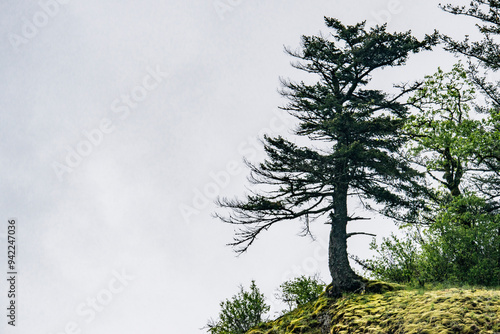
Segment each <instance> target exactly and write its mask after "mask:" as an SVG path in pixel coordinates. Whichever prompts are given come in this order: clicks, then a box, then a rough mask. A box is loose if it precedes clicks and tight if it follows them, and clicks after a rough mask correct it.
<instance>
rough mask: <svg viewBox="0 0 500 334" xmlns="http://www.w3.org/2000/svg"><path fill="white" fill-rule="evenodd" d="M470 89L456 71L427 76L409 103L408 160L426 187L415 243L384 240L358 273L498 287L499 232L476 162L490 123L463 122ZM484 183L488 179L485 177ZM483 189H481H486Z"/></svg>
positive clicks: (459, 68)
mask: <svg viewBox="0 0 500 334" xmlns="http://www.w3.org/2000/svg"><path fill="white" fill-rule="evenodd" d="M474 99H475V89H474V86H473V84H472V83H471V82H470V81H469V80H468V79H467V73H466V71H465V69H464V68H463V67H462V66H461V65H460V64H457V65H455V66H454V68H453V69H452V71H451V72H449V73H444V72H443V71H442V70H438V72H437V73H436V74H434V75H432V76H427V77H426V81H425V82H424V84H423V85H422V86H421V87H420V88H419V89H418V90H417V91H416V93H415V94H414V96H413V97H412V98H411V103H412V104H413V105H414V106H415V107H416V108H417V111H416V112H415V113H414V114H413V115H412V116H411V117H409V119H408V122H407V124H406V126H405V130H406V135H408V136H409V138H410V139H411V140H410V144H409V147H410V150H409V152H410V153H411V154H410V159H411V160H412V161H414V162H416V163H418V164H419V165H420V166H421V167H424V168H425V169H426V171H427V173H428V175H429V177H430V179H431V181H434V183H435V184H436V183H437V187H436V186H435V187H434V189H433V190H432V191H429V192H428V193H427V195H428V196H427V198H426V202H427V206H428V207H429V208H431V209H432V210H427V213H426V215H425V216H423V217H422V218H423V220H422V221H421V222H422V223H425V224H426V225H428V228H427V229H425V230H424V232H423V235H421V234H418V238H415V237H413V238H407V239H406V240H399V239H398V238H396V237H394V236H393V237H392V239H385V240H384V241H383V243H382V245H381V246H380V247H378V246H374V247H373V248H374V249H375V250H376V251H377V253H378V256H377V257H376V258H375V259H373V260H369V261H366V263H365V267H367V268H369V269H371V270H372V272H373V273H374V275H375V276H377V277H379V278H383V279H389V280H394V281H398V282H404V281H418V282H426V281H434V282H436V281H438V282H442V281H450V282H460V283H469V284H482V285H494V284H498V282H499V272H500V271H499V270H500V265H499V264H500V261H499V259H500V257H499V256H500V253H499V245H500V238H499V233H498V231H500V230H499V227H500V226H499V225H498V218H497V214H496V213H495V210H496V209H495V203H494V202H493V201H492V198H493V197H492V196H484V195H485V194H486V193H487V191H486V190H485V189H488V190H490V191H491V190H492V189H493V188H492V184H491V183H489V182H490V181H489V180H491V179H492V178H491V174H492V173H491V170H489V169H488V168H485V162H484V161H480V160H479V159H478V154H480V152H484V151H485V149H486V148H485V147H484V148H482V147H481V146H482V145H485V146H488V144H489V143H491V137H490V136H492V135H494V133H495V132H494V131H491V129H487V125H488V124H489V123H490V122H491V120H490V119H488V118H487V119H486V120H484V121H481V120H474V119H471V117H470V115H469V112H470V111H471V110H472V103H473V101H474ZM485 175H486V176H488V179H487V178H486V176H485ZM488 184H489V185H488Z"/></svg>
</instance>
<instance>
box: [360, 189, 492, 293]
mask: <svg viewBox="0 0 500 334" xmlns="http://www.w3.org/2000/svg"><path fill="white" fill-rule="evenodd" d="M485 206H486V202H485V201H484V200H483V199H481V198H479V197H477V196H475V195H473V194H467V193H466V194H464V195H461V196H458V197H455V198H452V199H450V201H449V202H448V203H446V204H445V205H443V206H442V207H441V210H440V212H438V214H437V215H436V221H435V223H434V224H432V225H430V226H429V227H428V228H427V229H426V230H425V232H424V233H423V236H422V237H421V238H418V237H416V234H413V235H410V234H408V235H407V238H406V239H403V240H401V239H398V238H397V237H395V236H394V235H393V236H392V237H391V239H384V240H383V242H382V244H381V245H380V246H378V245H376V244H374V243H373V244H372V249H374V250H375V251H376V252H377V256H376V257H375V258H374V259H371V260H368V261H366V267H368V268H370V270H371V271H372V273H373V275H374V276H375V277H376V278H378V279H383V280H389V281H393V282H398V283H403V282H405V283H406V282H411V283H415V284H417V283H418V284H423V283H427V282H429V283H436V282H448V283H454V284H470V285H481V286H498V285H500V219H499V217H498V216H497V215H493V214H488V213H487V212H486V209H485Z"/></svg>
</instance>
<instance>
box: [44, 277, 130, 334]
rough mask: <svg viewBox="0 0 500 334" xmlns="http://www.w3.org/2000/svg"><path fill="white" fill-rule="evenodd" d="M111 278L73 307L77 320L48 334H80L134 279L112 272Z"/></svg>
mask: <svg viewBox="0 0 500 334" xmlns="http://www.w3.org/2000/svg"><path fill="white" fill-rule="evenodd" d="M111 274H112V276H113V277H112V278H111V279H110V280H109V281H108V283H107V284H106V285H105V287H104V288H103V289H101V290H99V291H98V292H97V293H96V294H94V295H92V296H89V297H87V298H86V299H85V301H82V302H81V303H79V304H78V305H77V306H76V307H75V313H76V315H77V316H78V318H77V319H72V320H71V321H68V322H67V323H66V325H64V328H63V329H61V330H59V331H57V332H53V333H49V334H80V333H82V329H83V327H84V325H85V324H89V323H91V322H93V321H94V320H95V319H96V318H97V316H98V314H99V313H101V312H102V311H104V310H105V309H106V308H108V307H109V305H110V304H111V302H112V301H113V300H114V299H115V297H116V295H118V294H120V293H122V292H123V291H124V290H125V288H126V287H127V286H128V285H129V284H130V282H132V281H133V280H134V279H135V278H134V277H133V276H130V275H129V274H128V273H126V272H125V270H124V269H122V270H121V271H117V270H113V271H112V272H111Z"/></svg>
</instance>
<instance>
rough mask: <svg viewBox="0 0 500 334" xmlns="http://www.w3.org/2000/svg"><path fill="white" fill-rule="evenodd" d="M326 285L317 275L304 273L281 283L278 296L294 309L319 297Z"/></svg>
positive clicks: (290, 308)
mask: <svg viewBox="0 0 500 334" xmlns="http://www.w3.org/2000/svg"><path fill="white" fill-rule="evenodd" d="M325 286H326V285H325V284H324V283H323V282H321V281H320V280H319V279H318V278H317V277H316V276H314V277H307V276H305V275H302V276H300V277H296V278H294V279H291V280H289V281H286V282H284V283H283V284H281V285H280V287H279V292H278V294H277V295H276V297H277V298H278V300H281V301H282V302H284V303H286V304H287V305H288V308H289V310H292V309H294V308H296V307H297V306H301V305H304V304H307V303H309V302H312V301H315V300H316V299H318V297H319V296H320V295H321V293H322V292H323V291H324V290H325Z"/></svg>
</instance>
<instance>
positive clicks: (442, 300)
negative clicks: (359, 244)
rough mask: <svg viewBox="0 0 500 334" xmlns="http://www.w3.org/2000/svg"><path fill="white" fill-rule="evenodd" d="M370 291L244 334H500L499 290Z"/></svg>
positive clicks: (312, 306) (306, 308) (321, 303)
mask: <svg viewBox="0 0 500 334" xmlns="http://www.w3.org/2000/svg"><path fill="white" fill-rule="evenodd" d="M370 285H372V288H370V289H368V286H370ZM368 286H367V289H366V291H367V292H365V293H362V294H350V295H345V296H344V297H342V298H340V299H336V300H332V299H329V298H327V297H326V296H325V295H322V296H321V297H320V298H319V299H318V300H317V301H315V302H313V303H309V304H306V305H303V306H301V307H299V308H297V309H295V310H293V311H292V312H290V313H287V314H285V315H283V316H282V317H280V318H278V319H276V320H274V321H271V322H268V323H265V324H262V325H260V326H258V327H257V328H254V329H252V330H250V331H249V332H248V334H284V333H311V334H323V333H393V334H397V333H407V334H410V333H437V334H444V333H492V334H494V333H500V290H498V289H497V290H487V289H473V288H469V289H460V288H450V289H444V290H423V289H420V290H419V289H400V290H395V289H397V286H394V285H387V284H382V283H380V282H378V283H377V282H371V283H369V284H368ZM377 289H379V292H378V293H373V292H368V291H373V290H375V291H376V290H377ZM388 290H393V291H388Z"/></svg>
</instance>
